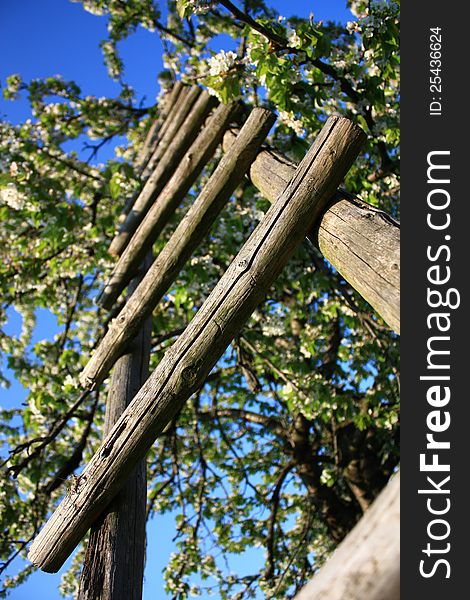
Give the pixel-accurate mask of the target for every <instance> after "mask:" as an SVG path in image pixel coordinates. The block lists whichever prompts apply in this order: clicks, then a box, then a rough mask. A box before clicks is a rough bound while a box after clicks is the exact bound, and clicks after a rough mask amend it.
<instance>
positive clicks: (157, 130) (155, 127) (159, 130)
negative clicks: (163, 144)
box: [135, 81, 184, 170]
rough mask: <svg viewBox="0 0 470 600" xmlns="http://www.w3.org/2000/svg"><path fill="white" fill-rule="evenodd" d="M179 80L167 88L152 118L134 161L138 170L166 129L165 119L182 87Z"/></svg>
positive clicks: (168, 122) (167, 121)
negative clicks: (157, 112)
mask: <svg viewBox="0 0 470 600" xmlns="http://www.w3.org/2000/svg"><path fill="white" fill-rule="evenodd" d="M183 87H184V86H183V84H182V83H181V81H177V82H176V83H175V85H174V86H173V87H172V88H171V90H169V91H168V92H167V93H166V94H165V96H164V97H163V99H162V101H161V102H160V105H159V114H158V117H157V118H156V119H155V120H154V122H153V123H152V125H151V126H150V128H149V130H148V132H147V135H146V136H145V140H144V143H143V144H142V147H141V148H140V150H139V152H138V155H137V159H136V161H135V167H136V168H137V169H139V170H143V169H144V168H145V166H146V165H147V163H148V161H149V159H150V157H151V155H152V154H153V152H154V151H155V148H156V145H157V144H158V143H159V141H160V140H161V139H162V137H163V135H164V133H165V131H166V129H167V128H168V126H169V124H170V122H171V121H170V120H167V116H168V115H169V113H170V111H171V109H172V108H173V106H175V105H176V104H177V103H178V96H179V95H180V93H181V90H182V89H183Z"/></svg>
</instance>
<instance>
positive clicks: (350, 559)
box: [295, 473, 400, 600]
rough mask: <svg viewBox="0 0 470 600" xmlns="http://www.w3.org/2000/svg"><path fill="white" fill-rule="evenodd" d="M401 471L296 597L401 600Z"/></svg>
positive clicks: (333, 599)
mask: <svg viewBox="0 0 470 600" xmlns="http://www.w3.org/2000/svg"><path fill="white" fill-rule="evenodd" d="M399 598H400V474H399V473H397V474H396V475H394V476H393V478H392V479H391V481H390V482H389V483H388V485H387V486H386V487H385V488H384V489H383V490H382V492H381V493H380V495H379V496H378V498H376V500H375V501H374V502H373V504H372V506H371V507H370V508H369V509H368V510H367V512H366V513H365V514H364V516H363V517H362V519H361V520H360V521H359V523H358V524H357V525H356V526H355V527H354V529H353V530H352V531H351V532H350V533H349V534H348V535H347V537H346V538H345V539H344V540H343V541H342V542H341V544H340V545H339V546H338V548H337V549H336V550H335V552H334V553H333V554H332V555H331V557H330V558H329V559H328V561H327V562H326V563H325V564H324V565H323V567H322V568H321V569H320V570H319V572H318V574H317V575H315V576H314V577H313V579H312V580H311V581H310V582H309V583H308V584H307V585H306V586H305V587H304V588H303V589H302V590H301V591H300V592H299V593H298V594H297V595H296V596H295V600H399Z"/></svg>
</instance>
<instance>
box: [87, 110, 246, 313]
mask: <svg viewBox="0 0 470 600" xmlns="http://www.w3.org/2000/svg"><path fill="white" fill-rule="evenodd" d="M236 108H237V104H233V103H232V104H226V105H223V104H221V105H220V106H219V107H218V108H217V109H216V110H215V111H214V114H213V115H211V117H210V118H209V119H208V120H207V122H206V124H205V125H204V127H203V129H202V131H201V133H200V134H199V135H198V137H197V138H196V140H195V141H194V143H193V144H192V146H191V147H190V148H189V150H188V151H187V152H186V155H185V156H184V158H183V160H182V161H181V162H180V164H179V165H178V167H177V169H176V170H175V172H174V173H173V175H172V177H171V178H170V180H169V181H168V183H167V184H166V186H165V187H164V189H163V190H162V192H161V193H160V195H159V196H158V198H157V199H156V200H155V201H154V204H153V206H152V207H151V208H150V209H149V211H148V212H147V214H146V215H145V217H144V218H143V219H142V222H141V223H140V225H139V227H138V228H137V230H136V232H135V233H134V235H133V237H132V239H131V240H130V241H129V243H128V244H127V246H126V248H125V249H124V251H123V253H122V256H121V257H120V259H119V260H118V262H117V263H116V265H115V267H114V269H113V271H112V273H111V276H110V278H109V279H108V281H107V282H106V285H105V287H104V289H103V291H102V293H101V294H100V295H99V296H98V297H97V298H96V303H97V304H99V305H100V306H103V307H104V308H108V309H110V308H111V307H112V306H113V304H114V302H115V300H116V299H117V298H118V296H119V294H120V293H121V292H122V291H123V290H124V288H125V287H126V285H127V283H128V281H129V280H130V278H131V277H133V275H134V274H135V271H136V269H137V268H138V266H139V265H140V263H141V261H142V257H143V256H145V254H146V253H147V251H148V249H149V248H151V247H152V245H153V243H154V242H155V240H156V239H157V238H158V236H159V235H160V233H161V232H162V230H163V228H164V227H165V225H166V224H167V223H168V221H169V220H170V218H171V217H172V215H173V214H174V212H175V210H176V209H177V207H178V206H179V205H180V204H181V202H182V201H183V200H184V197H185V196H186V194H187V193H188V191H189V190H190V188H191V186H192V185H193V183H194V182H195V181H196V179H197V178H198V176H199V174H200V173H201V171H202V169H203V168H204V166H205V165H206V163H207V161H208V160H209V159H210V158H211V156H212V155H213V153H214V151H215V149H216V148H217V146H218V145H219V143H220V142H221V141H222V136H223V134H224V131H225V130H226V129H227V127H228V126H229V124H230V122H231V121H232V119H233V117H234V115H235V111H236Z"/></svg>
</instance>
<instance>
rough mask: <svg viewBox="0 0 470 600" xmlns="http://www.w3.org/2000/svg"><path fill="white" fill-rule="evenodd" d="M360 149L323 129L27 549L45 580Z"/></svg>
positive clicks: (357, 139)
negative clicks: (203, 301) (283, 187)
mask: <svg viewBox="0 0 470 600" xmlns="http://www.w3.org/2000/svg"><path fill="white" fill-rule="evenodd" d="M364 140H365V134H364V132H363V131H362V130H361V129H360V128H359V127H357V126H356V125H354V124H353V123H351V122H350V121H349V120H348V119H345V118H340V117H330V118H329V119H328V121H327V122H326V124H325V126H324V127H323V129H322V131H321V132H320V134H319V136H318V138H317V139H316V141H315V143H314V144H313V146H312V147H311V149H310V150H309V152H308V153H307V155H306V157H305V158H304V159H303V160H302V162H301V163H300V165H299V166H298V168H297V169H296V171H295V173H294V176H293V177H292V179H291V181H290V182H289V184H288V186H287V187H286V189H285V191H284V192H283V193H282V194H281V195H280V197H279V199H278V200H277V201H276V202H275V203H274V204H273V205H272V206H271V208H270V209H269V210H268V212H267V213H266V215H265V216H264V218H263V220H262V221H261V223H260V224H259V225H258V227H257V228H256V229H255V231H254V232H253V234H252V235H251V236H250V238H249V239H248V241H247V242H246V243H245V244H244V246H243V247H242V249H241V250H240V252H239V253H238V255H237V256H236V258H235V259H234V260H233V262H232V263H231V265H230V266H229V268H228V269H227V271H226V272H225V274H224V275H223V277H222V278H221V280H220V281H219V283H218V284H217V285H216V287H215V288H214V290H213V291H212V293H211V294H210V296H209V297H208V298H207V300H206V302H205V303H204V304H203V306H202V307H201V308H200V310H199V311H198V312H197V313H196V315H195V316H194V318H193V320H192V321H191V322H190V324H189V325H188V327H187V328H186V330H185V331H184V333H183V334H182V335H181V336H180V337H179V338H178V339H177V341H176V342H175V344H173V346H171V348H169V350H168V351H167V352H166V353H165V356H164V357H163V359H162V361H161V362H160V364H159V365H158V367H157V368H156V369H155V370H154V372H153V373H152V375H151V376H150V377H149V379H148V380H147V382H146V383H145V384H144V385H143V386H142V388H141V389H140V391H139V392H138V393H137V395H136V396H135V397H134V399H133V400H132V402H131V404H130V405H129V406H128V408H127V409H126V410H125V412H124V413H123V415H122V416H121V418H120V419H119V420H118V422H117V423H116V425H115V426H114V427H113V429H112V431H111V432H110V434H109V435H108V436H107V438H106V439H105V440H104V442H103V443H102V445H101V446H100V448H99V449H98V451H97V452H96V453H95V455H94V456H93V457H92V459H91V461H90V462H89V464H88V465H87V467H86V468H85V470H84V471H83V473H82V475H81V476H80V478H79V479H78V481H77V484H76V485H75V486H74V487H73V489H71V490H70V491H69V493H68V494H67V495H66V496H65V498H64V499H63V500H62V502H61V503H60V505H59V506H58V507H57V509H56V511H55V512H54V513H53V515H52V516H51V518H50V519H49V520H48V522H47V523H46V524H45V526H44V527H43V529H42V530H41V532H40V533H39V535H38V536H37V537H36V539H35V540H34V542H33V543H32V545H31V548H30V551H29V555H28V556H29V559H30V560H31V562H33V563H34V564H35V565H36V566H38V567H39V568H41V569H42V570H44V571H49V572H55V571H57V570H58V569H59V568H60V567H61V566H62V564H63V563H64V561H65V560H66V559H67V557H68V556H69V555H70V553H71V552H72V551H73V549H74V548H75V546H76V545H77V544H78V543H79V541H80V539H81V538H82V537H83V535H84V534H85V533H86V531H87V530H88V529H89V527H90V526H91V524H92V523H93V521H94V520H95V518H96V517H97V516H98V515H99V514H100V512H101V511H102V510H103V508H104V507H105V506H106V505H107V504H108V503H109V502H110V501H111V500H112V498H113V497H114V496H115V495H116V493H117V492H118V491H119V489H120V488H121V486H122V485H123V483H124V481H125V479H126V476H127V475H128V474H129V473H130V471H131V470H132V469H133V468H134V467H135V465H136V464H137V463H138V462H139V461H140V460H141V459H142V458H143V457H144V456H145V454H146V453H147V451H148V450H149V448H150V447H151V445H152V444H153V443H154V441H155V439H156V438H157V437H158V435H159V434H160V433H161V432H162V431H163V429H164V428H165V426H166V425H167V423H168V422H169V421H170V420H171V419H172V418H173V417H174V415H176V414H177V412H178V411H179V410H180V409H181V407H182V406H183V404H184V403H185V402H186V400H187V399H188V398H189V397H190V396H191V394H193V393H194V392H195V391H196V390H198V389H199V388H200V387H201V385H203V382H204V380H205V378H206V376H207V374H208V373H209V371H210V370H211V368H212V367H213V366H214V365H215V363H216V362H217V360H218V359H219V358H220V357H221V356H222V354H223V352H224V351H225V349H226V347H227V346H228V344H229V343H230V342H231V340H232V339H233V338H234V336H236V335H237V333H238V332H239V331H240V329H241V328H242V327H243V325H244V323H245V322H246V320H247V319H248V318H249V316H250V315H251V313H252V312H253V310H254V309H255V308H256V306H257V305H258V304H259V303H260V302H261V301H262V299H263V298H264V296H265V295H266V293H267V291H268V290H269V288H270V286H271V285H272V283H273V282H274V280H275V279H276V277H277V275H278V274H279V273H280V272H281V270H282V268H283V267H284V266H285V264H286V263H287V261H288V259H289V258H290V256H291V255H292V254H293V252H294V251H295V249H296V248H297V246H298V245H299V244H300V243H301V241H302V240H303V239H304V238H305V236H306V234H307V232H308V231H309V230H310V228H311V227H312V225H313V223H314V222H315V220H316V219H317V218H318V217H319V214H320V212H321V211H322V209H323V208H324V206H325V203H326V202H328V199H329V198H331V196H332V195H333V193H334V191H335V190H336V188H337V186H338V185H339V184H340V182H341V181H342V179H343V178H344V176H345V174H346V173H347V171H348V169H349V168H350V166H351V164H352V163H353V162H354V160H355V158H356V157H357V154H358V153H359V149H360V147H361V146H362V144H363V142H364Z"/></svg>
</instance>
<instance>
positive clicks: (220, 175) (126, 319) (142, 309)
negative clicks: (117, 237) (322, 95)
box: [80, 108, 275, 388]
mask: <svg viewBox="0 0 470 600" xmlns="http://www.w3.org/2000/svg"><path fill="white" fill-rule="evenodd" d="M274 121H275V116H274V115H273V113H272V112H271V111H269V110H266V109H263V108H255V109H253V111H252V113H251V114H250V116H249V117H248V119H247V121H246V123H245V125H244V126H243V128H242V129H241V131H240V133H239V135H238V136H237V139H236V140H235V142H234V144H232V146H231V147H230V150H229V151H228V152H227V153H226V154H225V155H224V156H223V158H222V160H221V161H220V163H219V164H218V166H217V168H216V169H215V171H214V173H213V174H212V176H211V177H210V179H209V181H208V182H207V184H206V185H205V186H204V188H203V190H202V192H201V193H200V194H199V196H198V198H197V199H196V201H195V202H194V204H193V205H192V206H191V208H190V209H189V211H188V212H187V213H186V215H185V216H184V218H183V219H182V221H181V222H180V223H179V225H178V227H177V228H176V230H175V232H174V233H173V235H172V236H171V238H170V239H169V241H168V243H167V244H166V246H165V247H164V249H163V250H162V252H161V253H160V255H159V256H158V257H157V258H156V259H155V261H154V263H153V265H152V266H151V267H150V269H149V271H148V273H147V274H146V276H145V277H144V279H143V281H142V283H141V284H140V285H139V286H138V288H137V289H136V291H135V292H134V294H132V296H131V297H130V298H129V299H128V300H127V302H126V304H125V306H124V308H123V309H122V310H121V312H120V313H119V315H118V316H117V317H116V319H114V321H113V323H112V325H111V326H110V328H109V329H108V331H107V333H106V335H105V337H104V338H103V340H102V341H101V343H100V345H99V346H98V348H96V350H95V352H94V354H93V356H92V357H91V359H90V360H89V361H88V364H87V365H86V367H85V369H84V370H83V372H82V373H81V375H80V381H81V383H82V385H84V386H85V387H92V388H94V387H96V386H97V385H99V384H100V383H101V382H102V381H103V379H104V378H105V377H106V375H107V374H108V372H109V370H110V369H111V368H112V366H113V364H114V363H115V361H116V360H117V359H118V358H119V356H120V355H121V354H122V353H123V352H124V351H125V349H126V346H127V345H128V343H129V341H130V340H131V339H132V338H133V337H134V335H135V332H136V331H138V330H139V328H140V327H141V324H142V322H143V321H144V320H145V319H146V318H147V316H148V315H150V314H151V313H152V311H153V309H154V308H155V306H156V305H157V303H158V302H159V300H160V299H161V298H162V296H163V294H165V292H166V291H167V290H168V288H169V287H170V285H171V284H172V283H173V282H174V280H175V279H176V277H177V276H178V273H179V272H180V270H181V269H182V267H183V266H184V264H185V262H186V261H187V260H188V258H189V257H190V256H191V254H192V253H193V251H194V250H195V249H196V248H197V247H198V246H199V244H200V243H201V241H202V240H203V238H204V237H205V236H206V235H207V233H208V232H209V230H210V228H211V226H212V224H213V223H214V221H215V219H216V218H217V216H218V215H219V213H220V211H221V210H222V208H223V207H224V205H225V203H226V202H227V200H228V199H229V198H230V195H231V194H232V193H233V192H234V190H235V188H236V187H237V186H238V184H239V183H240V182H241V180H242V179H243V177H244V175H245V173H246V171H247V170H248V168H249V166H250V163H251V161H252V160H253V158H254V157H255V155H256V153H257V151H258V150H259V148H260V146H261V144H262V142H263V140H264V139H265V137H266V135H267V134H268V132H269V130H270V129H271V127H272V125H273V123H274Z"/></svg>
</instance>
